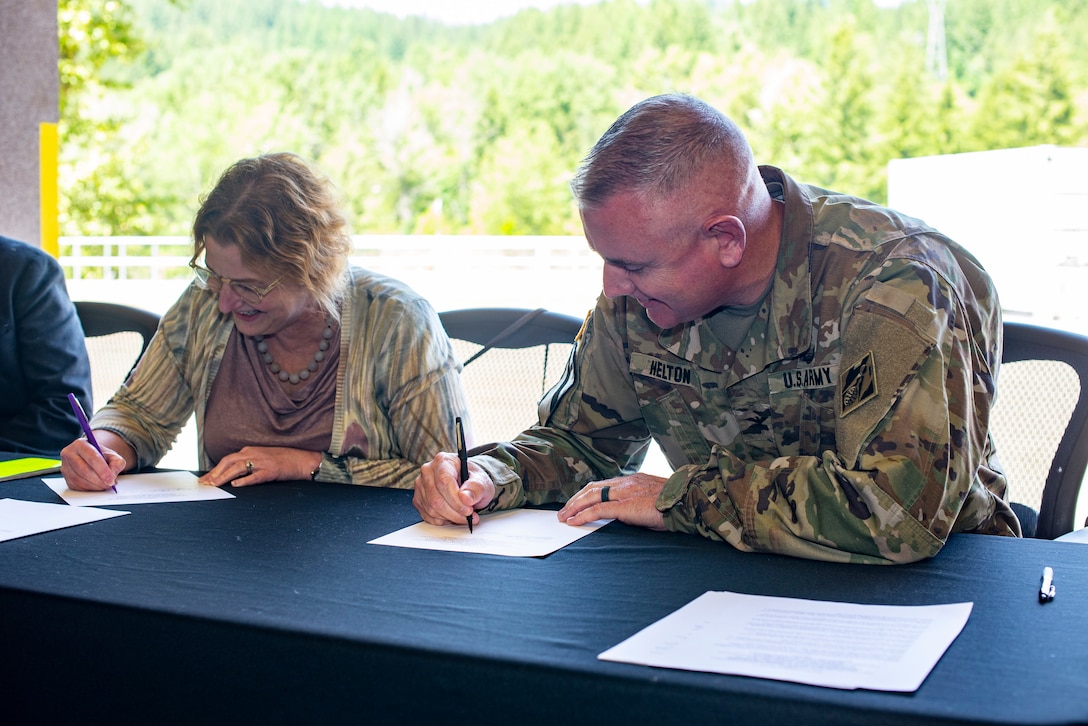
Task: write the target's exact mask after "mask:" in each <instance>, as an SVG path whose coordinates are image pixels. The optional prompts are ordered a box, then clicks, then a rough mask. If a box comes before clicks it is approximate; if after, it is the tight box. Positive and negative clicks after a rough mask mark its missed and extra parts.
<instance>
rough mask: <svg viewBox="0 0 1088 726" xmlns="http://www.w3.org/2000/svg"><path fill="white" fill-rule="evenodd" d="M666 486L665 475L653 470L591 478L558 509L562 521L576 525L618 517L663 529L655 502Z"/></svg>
mask: <svg viewBox="0 0 1088 726" xmlns="http://www.w3.org/2000/svg"><path fill="white" fill-rule="evenodd" d="M664 487H665V479H664V478H663V477H660V476H653V475H651V474H632V475H631V476H620V477H616V478H615V479H605V480H604V481H594V482H590V483H589V484H586V485H585V486H584V487H582V490H581V491H579V492H578V493H577V494H575V495H574V496H573V497H571V498H570V499H569V500H568V501H567V503H566V504H565V505H564V506H563V508H562V509H560V510H559V515H558V516H559V521H560V522H566V523H567V524H570V525H575V526H577V525H581V524H586V523H587V522H593V521H595V520H598V519H618V520H620V521H621V522H624V523H626V524H633V525H636V526H638V527H646V528H648V529H656V530H659V531H664V529H665V518H664V516H663V515H662V514H661V512H659V511H657V506H656V502H657V496H658V495H659V494H660V493H661V490H662V489H663V488H664Z"/></svg>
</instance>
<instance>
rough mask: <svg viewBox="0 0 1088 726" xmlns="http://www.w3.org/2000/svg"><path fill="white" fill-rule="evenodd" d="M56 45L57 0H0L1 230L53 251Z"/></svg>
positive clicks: (58, 90) (54, 223)
mask: <svg viewBox="0 0 1088 726" xmlns="http://www.w3.org/2000/svg"><path fill="white" fill-rule="evenodd" d="M57 52H58V43H57V1H56V0H0V234H3V235H4V236H7V237H14V238H15V239H19V240H22V241H24V242H29V243H30V244H33V245H39V246H42V247H45V248H46V249H48V250H50V251H52V252H53V253H54V254H56V246H55V245H56V209H55V204H56V177H57V170H56V151H55V150H56V144H55V139H56V124H57V121H58V117H59V113H60V110H59V105H60V104H59V98H60V73H59V71H58V68H57ZM43 139H44V147H43V143H42V142H43ZM43 159H44V174H43V173H42V172H43ZM43 190H44V192H43ZM43 201H44V204H45V207H44V211H43ZM43 219H44V222H45V223H44V225H43Z"/></svg>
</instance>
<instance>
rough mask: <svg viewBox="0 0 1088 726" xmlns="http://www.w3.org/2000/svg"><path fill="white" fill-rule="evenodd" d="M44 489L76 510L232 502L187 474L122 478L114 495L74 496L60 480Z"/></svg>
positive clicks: (108, 492) (49, 481) (229, 496)
mask: <svg viewBox="0 0 1088 726" xmlns="http://www.w3.org/2000/svg"><path fill="white" fill-rule="evenodd" d="M42 481H43V482H45V484H46V486H48V487H49V488H50V489H52V490H53V491H55V492H56V493H57V494H59V495H60V498H61V499H63V500H64V501H66V502H68V503H69V504H71V505H72V506H76V507H112V506H114V505H116V504H154V503H158V502H196V501H203V500H207V499H234V495H233V494H231V493H230V492H228V491H224V490H223V489H220V488H219V487H212V486H206V485H204V484H200V483H199V482H197V480H196V475H195V474H193V473H192V472H188V471H155V472H148V473H146V474H122V475H121V476H119V477H117V491H116V492H114V491H113V490H112V489H107V490H105V491H102V492H76V491H72V490H71V489H69V488H68V485H67V484H66V483H65V481H64V479H63V478H43V479H42Z"/></svg>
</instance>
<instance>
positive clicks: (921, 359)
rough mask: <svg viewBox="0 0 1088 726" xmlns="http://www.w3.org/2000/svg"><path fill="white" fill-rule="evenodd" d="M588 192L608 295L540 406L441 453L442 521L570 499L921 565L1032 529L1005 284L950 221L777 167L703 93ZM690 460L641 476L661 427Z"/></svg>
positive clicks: (592, 161) (614, 163) (593, 240)
mask: <svg viewBox="0 0 1088 726" xmlns="http://www.w3.org/2000/svg"><path fill="white" fill-rule="evenodd" d="M572 188H573V190H574V193H575V197H576V199H577V200H578V203H579V207H580V209H581V212H582V221H583V226H584V229H585V232H586V238H587V239H588V240H589V243H590V245H591V246H592V247H593V248H594V249H595V251H597V252H598V254H600V255H601V257H602V258H603V260H604V294H603V295H602V296H601V298H600V300H599V301H598V303H597V306H596V308H595V309H594V310H593V311H592V313H591V314H590V316H589V317H588V318H587V320H586V324H585V326H584V327H583V329H582V332H581V333H580V334H579V337H578V340H577V344H576V347H575V351H574V353H573V354H572V356H571V361H570V363H569V365H568V369H567V373H566V376H565V378H564V380H563V381H562V382H561V383H560V384H559V385H557V386H556V387H555V388H554V389H553V390H551V391H550V392H548V394H546V395H545V397H544V398H543V399H542V400H541V403H540V424H539V425H538V426H534V427H533V428H531V429H530V430H528V431H525V432H523V433H522V434H519V435H518V436H517V437H516V438H515V439H514V440H513V441H511V442H507V443H499V444H490V445H486V446H482V447H477V448H476V449H474V450H473V452H472V453H473V458H472V460H471V462H470V474H471V476H470V478H469V480H468V481H467V482H466V483H465V485H464V486H463V487H461V488H458V478H457V477H458V472H457V461H456V458H455V457H453V456H452V455H449V454H440V455H439V456H438V457H436V458H435V460H434V461H432V462H430V463H428V464H426V465H424V467H423V468H422V470H421V474H420V477H419V478H418V479H417V481H416V494H415V499H414V502H415V504H416V507H417V508H418V509H419V510H420V513H421V514H422V515H423V518H424V519H425V520H427V521H429V522H433V523H440V524H441V523H448V522H452V523H464V522H465V518H466V516H471V517H475V516H476V515H475V514H474V512H473V510H480V509H485V508H508V507H516V506H519V505H521V504H524V503H543V502H556V501H559V502H566V504H565V506H564V507H563V509H562V510H561V511H560V512H559V517H560V519H561V520H563V521H566V522H568V523H570V524H582V523H584V522H588V521H592V520H595V519H600V518H617V519H620V520H621V521H625V522H628V523H630V524H637V525H642V526H647V527H651V528H655V529H669V530H676V531H683V532H692V533H698V534H701V535H703V536H704V537H708V538H710V539H720V540H725V541H726V542H729V543H730V544H732V545H733V546H734V547H737V548H738V549H742V550H751V551H763V552H778V553H783V554H789V555H794V556H798V557H807V558H812V559H820V560H833V561H843V562H864V563H901V562H913V561H916V560H920V559H923V558H927V557H932V556H933V555H935V554H936V553H937V552H938V551H939V550H940V548H941V546H942V545H943V544H944V542H945V540H946V539H947V537H948V535H949V534H951V533H952V532H961V531H962V532H982V533H987V534H1001V535H1011V536H1019V535H1020V524H1019V522H1018V521H1017V519H1016V516H1015V515H1014V514H1013V512H1012V510H1011V509H1010V507H1009V505H1008V503H1007V501H1006V482H1005V477H1004V475H1003V474H1002V472H1001V469H1000V467H999V465H998V464H997V461H996V457H995V453H994V446H993V442H992V440H991V438H990V435H989V432H988V420H989V415H990V406H991V402H992V399H993V396H994V391H995V381H996V379H997V372H998V366H999V363H1000V359H1001V316H1000V307H999V305H998V301H997V295H996V292H995V290H994V288H993V286H992V283H991V281H990V278H989V277H988V275H987V274H986V272H985V271H984V270H983V269H982V267H981V266H980V265H979V263H978V261H977V260H976V259H975V258H974V257H972V256H971V255H970V254H969V253H968V252H967V251H966V250H964V249H963V248H962V247H960V246H959V245H957V244H956V243H955V242H953V241H952V240H950V239H948V238H947V237H945V236H943V235H941V234H940V233H939V232H937V231H936V230H934V229H932V228H929V227H927V226H925V225H924V224H923V223H922V222H920V221H919V220H917V219H912V218H910V217H907V216H905V215H902V214H899V213H897V212H895V211H893V210H889V209H886V208H883V207H879V206H877V205H875V204H872V203H871V202H867V201H865V200H862V199H858V198H854V197H849V196H845V195H842V194H837V193H833V192H829V191H826V190H823V189H819V188H816V187H813V186H808V185H804V184H799V183H797V182H795V181H794V180H793V179H791V178H790V177H789V176H787V175H786V174H785V173H783V172H782V171H780V170H778V169H775V168H773V167H758V166H756V164H755V162H754V160H753V157H752V152H751V149H750V147H749V146H748V143H747V141H746V140H745V139H744V137H743V134H742V133H741V132H740V131H739V130H738V129H737V128H736V126H735V125H734V124H732V122H730V121H729V120H728V119H726V118H725V117H724V116H722V115H721V114H720V113H718V112H717V111H715V110H714V109H712V108H710V107H709V106H707V105H706V104H704V103H702V102H700V101H698V100H696V99H693V98H690V97H686V96H663V97H655V98H652V99H648V100H647V101H644V102H642V103H640V104H637V105H636V106H635V107H633V108H632V109H631V110H630V111H628V112H627V113H626V114H624V115H623V116H621V117H620V119H618V120H617V121H616V123H615V124H614V125H613V126H612V128H611V129H610V130H609V131H608V132H607V133H606V134H605V135H604V136H603V137H602V138H601V140H600V141H598V143H597V144H596V146H595V147H594V149H593V150H592V151H591V152H590V154H589V156H588V157H587V159H586V160H585V162H584V163H583V165H582V167H581V168H580V169H579V172H578V175H577V176H576V178H575V180H574V182H573V184H572ZM651 438H652V439H654V440H656V441H657V442H658V443H659V444H660V445H661V447H662V449H663V450H664V452H665V455H666V457H667V458H668V460H669V463H670V464H671V465H672V467H673V468H674V470H675V471H674V473H673V474H672V475H671V476H669V477H668V478H667V479H663V478H661V477H656V476H651V475H648V474H641V473H636V472H637V469H638V467H639V466H640V465H641V463H642V460H643V458H644V455H645V451H646V447H647V446H648V445H649V442H650V439H651Z"/></svg>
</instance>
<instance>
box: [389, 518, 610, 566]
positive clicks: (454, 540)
mask: <svg viewBox="0 0 1088 726" xmlns="http://www.w3.org/2000/svg"><path fill="white" fill-rule="evenodd" d="M611 521H612V520H611V519H600V520H597V521H596V522H590V523H589V524H583V525H582V526H580V527H572V526H571V525H569V524H564V523H563V522H560V521H559V520H558V519H556V517H555V512H552V511H548V510H543V509H511V510H508V511H504V512H496V513H494V514H483V515H481V516H480V523H479V524H477V525H476V526H475V527H473V532H471V533H470V532H469V531H468V527H460V526H445V527H439V526H437V525H434V524H427V523H426V522H420V523H419V524H413V525H411V526H410V527H405V528H404V529H399V530H397V531H396V532H392V533H390V534H387V535H384V536H382V537H378V538H377V539H372V540H370V542H368V544H379V545H392V546H393V547H414V548H416V549H424V550H448V551H450V552H476V553H480V554H486V555H507V556H510V557H543V556H544V555H547V554H551V553H552V552H555V551H556V550H558V549H562V548H563V547H566V546H567V545H569V544H570V543H571V542H575V541H577V540H579V539H581V538H582V537H585V536H586V535H587V534H591V533H592V532H596V531H597V530H598V529H600V528H601V527H603V526H604V525H606V524H608V523H609V522H611Z"/></svg>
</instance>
